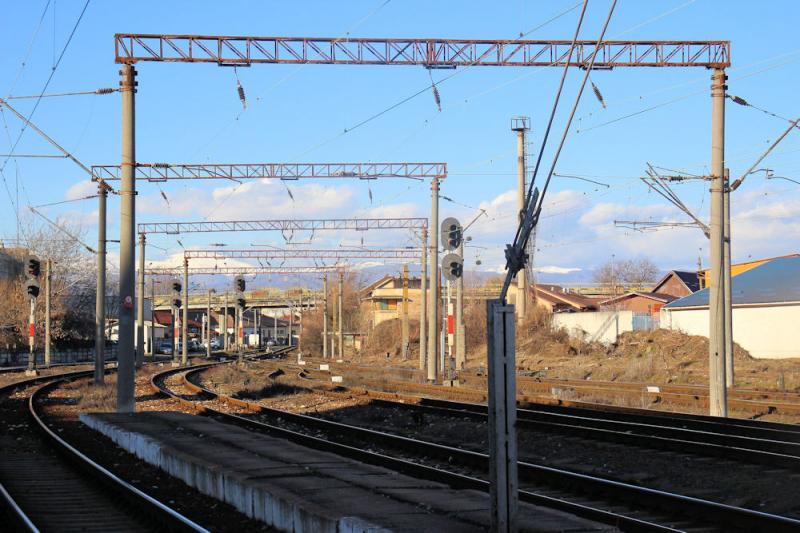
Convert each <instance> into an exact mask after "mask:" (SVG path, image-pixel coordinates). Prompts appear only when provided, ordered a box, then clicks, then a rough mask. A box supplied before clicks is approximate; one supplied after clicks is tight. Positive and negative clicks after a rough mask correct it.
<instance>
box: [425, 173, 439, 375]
mask: <svg viewBox="0 0 800 533" xmlns="http://www.w3.org/2000/svg"><path fill="white" fill-rule="evenodd" d="M430 278H431V287H430V294H429V297H428V364H427V366H428V381H429V382H431V383H434V382H436V379H437V372H436V370H437V368H436V367H437V365H438V363H439V338H438V336H439V178H433V179H432V180H431V257H430Z"/></svg>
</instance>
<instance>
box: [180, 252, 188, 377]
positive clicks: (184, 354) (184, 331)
mask: <svg viewBox="0 0 800 533" xmlns="http://www.w3.org/2000/svg"><path fill="white" fill-rule="evenodd" d="M181 339H182V342H183V345H182V346H181V348H182V349H181V365H182V366H186V365H188V364H189V260H188V259H186V258H184V259H183V318H182V320H181Z"/></svg>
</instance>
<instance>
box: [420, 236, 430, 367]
mask: <svg viewBox="0 0 800 533" xmlns="http://www.w3.org/2000/svg"><path fill="white" fill-rule="evenodd" d="M427 319H428V228H422V257H421V258H420V273H419V369H420V370H425V369H426V367H427V360H428V328H427V324H426V322H427Z"/></svg>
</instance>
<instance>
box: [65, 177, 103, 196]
mask: <svg viewBox="0 0 800 533" xmlns="http://www.w3.org/2000/svg"><path fill="white" fill-rule="evenodd" d="M95 193H97V184H96V183H94V182H92V181H91V180H81V181H79V182H77V183H73V184H72V185H71V186H70V187H69V189H67V192H66V193H65V194H64V199H65V200H77V199H78V198H83V197H86V196H90V195H92V194H95Z"/></svg>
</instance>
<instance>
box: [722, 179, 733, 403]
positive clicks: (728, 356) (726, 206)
mask: <svg viewBox="0 0 800 533" xmlns="http://www.w3.org/2000/svg"><path fill="white" fill-rule="evenodd" d="M722 208H723V210H724V211H725V217H724V220H723V223H724V227H723V230H722V238H723V239H724V242H723V244H722V245H723V254H722V269H723V276H724V278H725V279H724V282H725V295H724V302H725V386H726V387H727V388H728V389H733V387H734V384H735V378H734V370H733V287H732V285H731V283H732V282H731V191H730V172H729V171H728V169H727V168H726V169H725V191H724V192H723V201H722Z"/></svg>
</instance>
